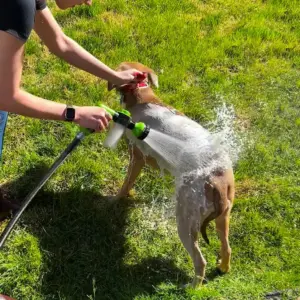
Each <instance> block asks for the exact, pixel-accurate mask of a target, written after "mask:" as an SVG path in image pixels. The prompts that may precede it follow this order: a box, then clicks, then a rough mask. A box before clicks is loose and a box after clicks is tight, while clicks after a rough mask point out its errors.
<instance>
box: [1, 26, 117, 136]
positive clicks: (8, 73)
mask: <svg viewBox="0 0 300 300" xmlns="http://www.w3.org/2000/svg"><path fill="white" fill-rule="evenodd" d="M23 52H24V42H22V41H20V40H18V39H16V38H15V37H13V36H12V35H10V34H8V33H6V32H4V31H1V30H0V66H1V67H0V109H1V110H4V111H8V112H12V113H16V114H20V115H23V116H28V117H33V118H38V119H48V120H64V113H65V109H66V105H65V104H62V103H57V102H53V101H49V100H46V99H42V98H38V97H35V96H33V95H31V94H29V93H26V92H24V91H22V90H21V89H20V81H21V75H22V67H23V63H22V62H23ZM75 110H76V115H75V120H74V121H75V122H77V123H78V124H79V125H81V126H83V127H86V128H91V129H94V130H96V131H99V130H101V129H103V128H104V127H106V126H107V124H108V121H109V120H110V119H111V117H110V116H108V115H107V114H106V113H105V111H104V110H103V109H101V108H99V107H76V108H75Z"/></svg>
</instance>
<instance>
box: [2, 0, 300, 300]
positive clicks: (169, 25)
mask: <svg viewBox="0 0 300 300" xmlns="http://www.w3.org/2000/svg"><path fill="white" fill-rule="evenodd" d="M50 6H51V7H52V8H53V13H54V15H55V16H56V18H57V20H58V22H59V23H60V24H61V26H62V27H63V29H64V30H65V32H66V33H67V34H68V35H69V36H70V37H72V38H73V39H74V40H76V41H78V42H79V43H80V44H81V45H83V46H84V47H85V48H86V49H87V50H89V51H90V52H91V53H93V54H94V55H96V56H97V57H99V59H101V60H103V61H104V62H105V63H107V64H108V65H110V66H111V67H116V66H117V65H118V64H119V63H120V62H122V61H126V60H132V61H140V62H142V63H144V64H146V65H148V66H150V67H152V68H153V69H154V70H156V71H157V73H158V74H159V79H160V89H159V90H158V91H157V93H158V94H159V95H160V96H161V97H162V99H163V100H164V102H165V103H168V104H170V105H173V106H174V107H176V108H177V109H180V110H182V111H183V112H184V113H186V114H187V115H188V116H190V117H191V118H193V119H195V120H197V121H199V122H201V123H202V124H206V123H207V122H209V121H210V120H213V119H214V118H215V113H214V108H216V107H218V106H220V105H221V104H222V102H225V103H226V104H227V105H233V107H234V109H235V113H236V116H237V120H238V125H239V129H240V130H244V131H246V133H247V136H248V138H249V140H251V141H252V142H251V143H250V144H249V147H248V148H246V149H245V151H244V152H243V154H242V156H241V158H240V160H239V162H238V164H237V165H236V166H235V176H236V185H237V194H236V202H235V206H234V208H233V211H232V216H231V228H230V242H231V247H232V251H233V256H232V270H231V272H230V274H227V275H225V276H221V277H218V276H215V272H214V270H215V269H214V268H215V257H216V253H217V251H218V248H219V241H218V239H217V237H216V232H215V229H214V228H213V225H212V224H211V225H210V227H209V236H210V240H211V245H210V246H207V245H205V244H204V243H203V241H202V239H201V240H200V245H201V250H202V252H203V254H204V256H205V257H206V259H207V261H208V268H207V277H208V279H209V282H208V283H207V284H206V285H204V286H203V287H202V288H201V289H200V290H197V291H193V290H181V289H180V288H179V286H180V284H182V283H186V282H187V281H189V280H190V278H191V276H192V274H193V270H192V264H191V261H190V258H189V256H188V255H187V253H186V252H185V250H184V248H183V246H182V245H181V243H180V241H179V238H178V236H177V233H176V227H175V224H174V219H173V218H170V219H169V220H168V221H167V222H164V220H163V218H162V217H161V212H162V210H163V206H164V204H165V203H167V204H168V205H171V204H172V199H171V195H172V190H173V184H172V179H171V178H168V177H167V178H165V179H162V178H161V177H159V176H157V172H155V171H152V170H150V169H145V170H144V171H143V174H142V175H141V176H140V178H139V179H138V181H137V183H136V185H135V196H134V199H133V200H132V199H131V200H127V201H122V202H120V203H117V204H113V205H112V204H109V203H108V202H107V201H105V199H104V198H103V195H111V194H115V193H116V192H117V190H118V188H119V187H120V185H121V184H122V181H123V179H124V177H125V174H126V168H127V165H128V155H127V152H126V145H125V143H124V142H121V143H120V144H119V146H118V149H117V150H116V151H111V150H107V149H104V148H103V147H102V141H103V139H104V137H105V134H100V135H94V136H90V137H88V138H87V139H86V140H85V141H84V143H83V145H82V146H80V148H78V150H77V151H76V152H75V153H73V154H72V156H71V157H70V158H69V159H68V160H67V161H66V162H65V163H64V165H63V166H62V167H61V168H60V169H59V171H58V172H57V173H56V174H55V176H54V177H53V178H52V179H51V180H50V181H49V182H48V183H47V185H46V186H45V188H44V189H43V191H41V192H40V193H39V194H38V195H37V197H36V199H35V201H34V203H33V204H32V205H31V206H30V207H29V209H28V210H27V211H26V213H25V214H24V216H23V217H22V219H21V222H20V223H19V225H18V227H17V228H16V230H15V231H14V232H13V234H12V236H11V237H10V239H9V241H8V244H7V247H6V248H5V250H4V251H1V252H0V274H1V276H0V293H5V294H8V295H10V296H12V297H15V298H16V299H68V300H69V299H72V300H73V299H139V300H141V299H143V300H150V299H151V300H152V299H200V298H201V299H263V298H264V295H265V294H266V293H268V292H271V291H274V290H288V289H290V290H294V292H290V294H289V293H286V295H285V296H284V297H283V299H285V298H286V299H288V298H289V297H290V298H289V299H295V298H296V295H297V289H298V291H299V287H300V271H299V266H300V256H299V249H300V180H299V174H300V151H299V149H300V139H299V132H300V104H299V103H300V102H299V96H300V92H299V89H300V79H299V78H300V71H299V68H300V46H299V45H300V44H299V39H300V27H299V18H300V5H299V1H296V0H281V1H277V0H268V1H251V0H244V1H240V2H239V1H233V0H211V1H204V0H203V1H199V0H181V1H174V0H166V1H161V0H148V1H144V0H137V1H124V0H115V1H108V0H103V1H101V3H99V2H98V1H95V3H94V5H93V7H92V8H87V7H79V8H76V9H72V10H69V11H63V12H59V11H58V10H57V9H56V8H55V7H54V5H53V3H50ZM23 87H24V88H25V89H26V90H27V91H28V92H31V93H34V94H35V95H38V96H41V97H45V98H48V99H51V100H55V101H61V102H68V103H73V104H77V105H80V104H81V105H89V104H96V103H97V102H98V101H99V100H101V101H104V102H105V103H107V104H108V105H110V106H112V107H114V108H118V107H119V106H118V102H117V97H116V94H115V93H114V92H111V93H108V92H107V91H106V84H105V82H103V81H99V80H98V79H96V78H94V77H92V76H89V75H87V74H85V73H84V72H82V71H78V70H76V69H74V68H72V67H70V66H68V65H67V64H65V63H64V62H62V61H60V60H59V59H57V58H55V57H54V56H53V55H51V54H49V52H48V50H47V49H46V48H45V46H44V45H43V44H42V43H40V41H39V40H38V38H37V37H36V36H35V35H34V34H33V35H32V37H31V39H30V41H29V42H28V43H27V46H26V60H25V68H24V74H23ZM77 130H78V128H76V127H75V126H73V125H71V124H61V123H56V122H48V121H39V120H33V119H29V118H24V117H20V116H14V115H10V119H9V122H8V127H7V131H6V140H5V147H4V153H3V165H2V166H1V171H0V172H1V173H0V180H1V183H2V184H3V185H4V187H5V188H6V189H9V191H10V194H11V195H12V197H16V198H18V199H22V198H23V197H24V196H25V195H26V193H27V192H28V191H29V190H30V188H32V187H33V186H34V184H35V183H36V181H37V180H38V179H39V178H40V177H39V176H40V174H42V173H43V171H45V168H46V167H49V166H50V164H51V163H52V162H53V161H54V159H55V158H56V157H57V156H58V155H59V153H60V152H61V151H62V150H63V149H64V148H65V147H66V145H67V144H68V143H69V142H70V141H71V139H72V138H73V136H74V135H75V133H76V132H77ZM5 225H6V222H5V223H2V224H1V225H0V226H1V228H4V226H5Z"/></svg>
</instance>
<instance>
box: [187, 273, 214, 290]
mask: <svg viewBox="0 0 300 300" xmlns="http://www.w3.org/2000/svg"><path fill="white" fill-rule="evenodd" d="M207 282H208V280H207V279H206V278H204V277H201V276H195V277H194V279H193V281H192V282H191V283H187V284H184V285H182V286H181V288H183V289H194V290H196V289H199V288H201V286H202V284H206V283H207Z"/></svg>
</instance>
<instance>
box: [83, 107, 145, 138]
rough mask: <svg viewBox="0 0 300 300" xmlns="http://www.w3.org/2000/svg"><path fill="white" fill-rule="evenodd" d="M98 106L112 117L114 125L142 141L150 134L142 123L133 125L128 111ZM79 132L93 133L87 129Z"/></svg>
mask: <svg viewBox="0 0 300 300" xmlns="http://www.w3.org/2000/svg"><path fill="white" fill-rule="evenodd" d="M99 106H100V107H101V108H103V109H105V111H106V112H108V113H109V114H110V115H112V118H113V121H114V122H115V123H118V124H120V125H122V126H124V127H126V128H128V129H130V130H131V131H132V134H133V135H134V136H135V137H136V138H138V139H140V140H144V139H145V138H146V137H147V136H148V134H149V132H150V127H149V126H148V125H146V124H145V123H143V122H138V123H134V122H132V118H131V114H130V112H129V111H128V110H125V109H122V110H121V111H118V112H117V111H115V110H113V109H111V108H110V107H108V106H106V105H105V104H102V103H100V104H99ZM81 131H82V132H83V133H84V134H85V135H88V134H91V133H93V132H94V131H93V130H90V129H87V128H81Z"/></svg>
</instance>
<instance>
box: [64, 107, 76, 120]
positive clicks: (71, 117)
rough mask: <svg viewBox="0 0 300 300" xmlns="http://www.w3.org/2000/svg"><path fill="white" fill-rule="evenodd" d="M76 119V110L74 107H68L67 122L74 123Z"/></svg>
mask: <svg viewBox="0 0 300 300" xmlns="http://www.w3.org/2000/svg"><path fill="white" fill-rule="evenodd" d="M74 119H75V108H74V107H73V106H72V105H67V107H66V110H65V120H66V121H68V122H72V121H74Z"/></svg>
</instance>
